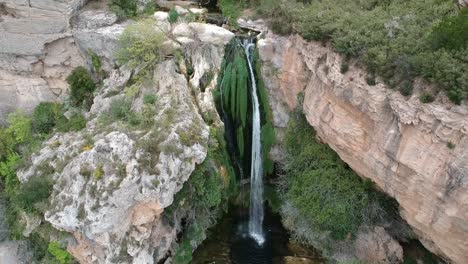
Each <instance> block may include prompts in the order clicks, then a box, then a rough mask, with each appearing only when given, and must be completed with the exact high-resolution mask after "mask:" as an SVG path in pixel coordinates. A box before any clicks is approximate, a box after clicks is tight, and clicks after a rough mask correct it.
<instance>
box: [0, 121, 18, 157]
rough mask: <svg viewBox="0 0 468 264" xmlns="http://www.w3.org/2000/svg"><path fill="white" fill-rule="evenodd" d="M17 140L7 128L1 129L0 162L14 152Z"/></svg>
mask: <svg viewBox="0 0 468 264" xmlns="http://www.w3.org/2000/svg"><path fill="white" fill-rule="evenodd" d="M16 142H17V140H16V139H15V137H14V136H13V134H12V133H11V131H9V130H8V129H7V128H0V161H2V160H3V159H5V158H6V157H7V156H8V155H10V154H11V153H12V152H14V148H15V145H16Z"/></svg>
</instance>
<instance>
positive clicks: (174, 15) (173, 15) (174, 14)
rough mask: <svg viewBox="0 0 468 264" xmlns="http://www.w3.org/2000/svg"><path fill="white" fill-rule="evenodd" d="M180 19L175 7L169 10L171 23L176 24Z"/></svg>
mask: <svg viewBox="0 0 468 264" xmlns="http://www.w3.org/2000/svg"><path fill="white" fill-rule="evenodd" d="M178 19H179V13H177V11H176V10H175V9H171V10H169V18H168V20H169V23H171V24H174V23H176V22H177V20H178Z"/></svg>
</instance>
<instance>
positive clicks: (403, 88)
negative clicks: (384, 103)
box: [399, 81, 413, 96]
mask: <svg viewBox="0 0 468 264" xmlns="http://www.w3.org/2000/svg"><path fill="white" fill-rule="evenodd" d="M399 91H400V93H401V94H402V95H403V96H409V95H411V94H412V93H413V84H412V83H411V82H410V81H404V82H403V83H402V84H401V85H400V89H399Z"/></svg>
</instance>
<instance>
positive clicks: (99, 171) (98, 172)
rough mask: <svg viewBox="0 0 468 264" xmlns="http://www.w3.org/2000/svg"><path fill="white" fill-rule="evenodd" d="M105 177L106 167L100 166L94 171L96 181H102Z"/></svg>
mask: <svg viewBox="0 0 468 264" xmlns="http://www.w3.org/2000/svg"><path fill="white" fill-rule="evenodd" d="M103 176H104V166H103V165H102V164H99V165H98V166H97V167H96V169H95V170H94V177H95V178H96V180H100V179H102V177H103Z"/></svg>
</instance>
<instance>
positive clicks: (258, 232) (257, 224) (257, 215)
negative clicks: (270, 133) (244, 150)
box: [244, 39, 265, 245]
mask: <svg viewBox="0 0 468 264" xmlns="http://www.w3.org/2000/svg"><path fill="white" fill-rule="evenodd" d="M254 47H255V44H254V43H252V40H251V39H246V40H244V50H245V56H246V58H247V63H248V66H249V75H250V81H251V85H252V90H251V92H252V111H253V114H252V165H251V169H250V218H249V234H250V236H251V237H252V238H253V239H255V241H256V242H257V243H258V244H260V245H261V244H263V243H264V242H265V236H264V234H263V214H264V210H263V178H262V177H263V175H262V173H263V172H262V153H261V151H262V146H261V141H260V135H261V134H260V133H261V130H260V104H259V102H258V95H257V84H256V81H255V75H254V71H253V67H252V58H253V49H254Z"/></svg>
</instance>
